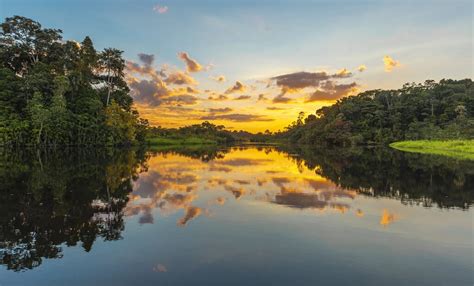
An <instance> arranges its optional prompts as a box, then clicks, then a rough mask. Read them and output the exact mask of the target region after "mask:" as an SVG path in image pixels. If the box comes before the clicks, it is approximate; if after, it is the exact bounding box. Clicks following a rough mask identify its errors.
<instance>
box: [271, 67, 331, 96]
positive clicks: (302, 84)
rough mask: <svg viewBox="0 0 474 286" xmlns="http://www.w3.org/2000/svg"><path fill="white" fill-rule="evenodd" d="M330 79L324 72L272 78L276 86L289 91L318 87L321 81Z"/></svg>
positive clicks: (300, 73)
mask: <svg viewBox="0 0 474 286" xmlns="http://www.w3.org/2000/svg"><path fill="white" fill-rule="evenodd" d="M329 78H331V76H330V75H329V74H327V73H326V72H324V71H323V72H314V73H312V72H304V71H303V72H296V73H290V74H284V75H279V76H275V77H272V78H271V79H273V80H275V81H276V84H277V86H279V87H281V88H282V89H285V90H286V91H289V90H295V89H296V90H297V89H303V88H307V87H318V86H319V84H320V83H321V81H324V80H327V79H329Z"/></svg>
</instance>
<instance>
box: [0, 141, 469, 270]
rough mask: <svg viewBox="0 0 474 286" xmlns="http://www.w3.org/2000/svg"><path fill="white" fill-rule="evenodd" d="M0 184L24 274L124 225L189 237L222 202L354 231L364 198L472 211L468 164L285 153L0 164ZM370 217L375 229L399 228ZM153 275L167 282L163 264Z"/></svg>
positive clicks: (88, 155) (214, 152)
mask: <svg viewBox="0 0 474 286" xmlns="http://www.w3.org/2000/svg"><path fill="white" fill-rule="evenodd" d="M0 181H1V182H2V184H1V185H0V263H1V264H3V265H5V266H6V268H8V269H10V270H14V271H21V270H26V269H32V268H34V267H37V266H39V265H40V264H41V263H42V261H43V259H45V258H61V257H62V253H63V251H62V246H74V245H78V244H80V245H81V247H82V248H83V249H84V250H85V251H87V252H88V251H90V250H91V249H92V247H93V244H94V242H95V241H96V240H97V239H102V240H106V241H107V240H119V239H121V238H122V233H123V231H124V228H125V227H126V226H125V223H124V219H125V218H131V219H136V221H137V222H138V223H139V224H140V225H146V224H153V223H155V222H156V221H158V220H160V218H165V217H168V216H175V215H178V217H177V218H176V220H175V223H176V225H177V226H178V227H186V226H187V225H189V224H192V223H194V221H196V220H199V219H211V218H212V217H213V216H214V215H215V210H216V208H224V209H225V208H226V207H227V204H229V202H236V203H238V204H239V203H240V204H270V205H273V206H275V207H276V209H275V210H274V211H276V212H277V211H278V208H291V209H295V210H300V211H302V212H304V213H305V214H307V213H309V214H315V215H317V214H346V215H347V214H349V215H352V216H355V217H357V218H360V219H365V217H366V213H367V210H366V208H368V204H367V202H366V201H363V200H360V199H359V198H374V197H375V198H380V197H386V198H391V199H394V200H398V201H400V202H401V203H402V204H409V205H413V206H422V207H436V208H442V209H452V208H455V209H460V210H467V209H468V208H469V207H470V206H471V204H472V202H473V199H474V198H473V192H474V162H472V161H457V160H452V159H447V158H443V157H436V156H426V155H417V154H403V153H400V152H396V151H391V150H385V149H372V150H368V149H352V150H314V149H302V148H300V147H289V146H286V147H232V148H219V147H212V148H210V149H209V148H207V149H204V148H180V149H154V150H147V151H146V152H145V151H143V150H126V151H124V150H120V151H116V152H111V151H103V152H98V151H94V152H92V151H90V150H82V151H77V150H75V151H74V152H73V151H70V152H68V151H67V150H65V151H64V153H61V154H59V153H57V152H55V153H48V152H43V153H41V154H40V153H36V152H4V153H2V156H1V164H0ZM372 208H373V206H372ZM370 211H373V210H372V209H371V210H370ZM376 212H377V213H378V215H379V220H378V221H375V222H373V223H374V224H378V226H379V227H381V228H387V227H389V226H390V225H391V224H394V223H397V222H398V221H400V220H403V219H406V217H404V216H403V214H398V213H397V210H394V209H387V208H384V207H380V208H378V209H376ZM267 215H272V214H271V213H268V214H267ZM152 269H153V271H154V272H167V271H168V270H167V267H166V266H165V265H164V264H162V263H159V264H156V265H155V266H153V267H152Z"/></svg>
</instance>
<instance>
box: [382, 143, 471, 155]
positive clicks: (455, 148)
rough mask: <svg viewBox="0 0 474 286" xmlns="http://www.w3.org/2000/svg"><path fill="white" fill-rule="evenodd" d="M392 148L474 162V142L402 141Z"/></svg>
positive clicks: (392, 144)
mask: <svg viewBox="0 0 474 286" xmlns="http://www.w3.org/2000/svg"><path fill="white" fill-rule="evenodd" d="M390 147H392V148H394V149H397V150H400V151H405V152H413V153H423V154H435V155H442V156H448V157H452V158H456V159H462V160H474V140H447V141H437V140H418V141H401V142H394V143H391V144H390Z"/></svg>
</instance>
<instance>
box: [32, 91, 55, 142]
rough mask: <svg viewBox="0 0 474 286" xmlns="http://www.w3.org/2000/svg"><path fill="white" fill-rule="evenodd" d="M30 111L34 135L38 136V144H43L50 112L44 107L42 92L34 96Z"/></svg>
mask: <svg viewBox="0 0 474 286" xmlns="http://www.w3.org/2000/svg"><path fill="white" fill-rule="evenodd" d="M28 110H29V114H30V118H31V125H32V126H33V134H34V135H36V136H35V138H36V144H38V145H39V144H40V143H41V137H42V135H43V128H44V125H45V123H46V120H48V118H49V117H50V116H49V110H48V109H47V108H46V107H45V106H44V99H43V95H42V94H41V92H39V91H37V92H35V93H34V94H33V98H32V99H31V100H30V101H29V102H28Z"/></svg>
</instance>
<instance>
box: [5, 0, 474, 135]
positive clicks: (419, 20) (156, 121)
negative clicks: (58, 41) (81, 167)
mask: <svg viewBox="0 0 474 286" xmlns="http://www.w3.org/2000/svg"><path fill="white" fill-rule="evenodd" d="M473 12H474V11H473V4H472V1H460V0H451V1H447V0H446V1H426V0H420V1H403V0H402V1H349V0H345V1H338V0H335V1H289V0H288V1H239V0H235V1H217V0H215V1H196V0H190V1H176V0H173V1H171V0H169V1H138V0H133V1H132V0H131V1H123V0H118V1H111V0H102V1H101V0H96V1H91V0H87V1H74V0H63V1H58V0H57V1H51V0H42V1H39V0H30V1H25V0H0V17H1V18H2V19H3V18H5V17H9V16H13V15H21V16H25V17H29V18H31V19H33V20H36V21H38V22H40V23H41V24H42V25H43V27H47V28H60V29H62V30H63V37H64V40H75V41H78V42H81V41H82V40H83V39H84V37H86V36H90V37H91V38H92V40H93V42H94V45H95V47H96V49H98V50H102V49H104V48H107V47H114V48H118V49H120V50H123V51H124V53H123V55H124V58H125V59H126V66H127V69H126V78H127V82H128V84H129V86H130V88H131V94H132V96H133V97H134V101H135V107H136V108H137V109H138V111H139V112H140V114H141V116H142V117H144V118H147V119H148V120H149V121H150V124H151V125H154V126H163V127H180V126H184V125H188V124H196V123H200V122H202V121H205V120H208V121H210V122H212V123H215V124H223V125H225V126H226V127H227V128H229V129H233V130H241V129H242V130H247V131H251V132H260V131H264V130H267V129H268V130H270V131H276V130H280V129H281V130H283V129H284V127H285V126H287V125H288V124H290V123H291V122H292V121H294V120H295V118H296V117H297V116H298V113H299V112H300V111H303V112H305V114H311V113H313V114H314V113H315V111H316V110H317V109H319V108H321V107H322V106H326V105H331V104H333V103H334V102H336V101H337V100H338V99H340V98H342V97H344V96H348V95H353V94H357V93H359V92H361V91H365V90H370V89H396V88H400V87H401V86H402V85H403V84H404V83H407V82H417V83H419V82H424V81H425V80H427V79H433V80H440V79H443V78H452V79H463V78H472V77H473V76H472V75H473V68H472V67H473V57H474V55H473V53H474V52H473V24H474V22H473Z"/></svg>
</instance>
